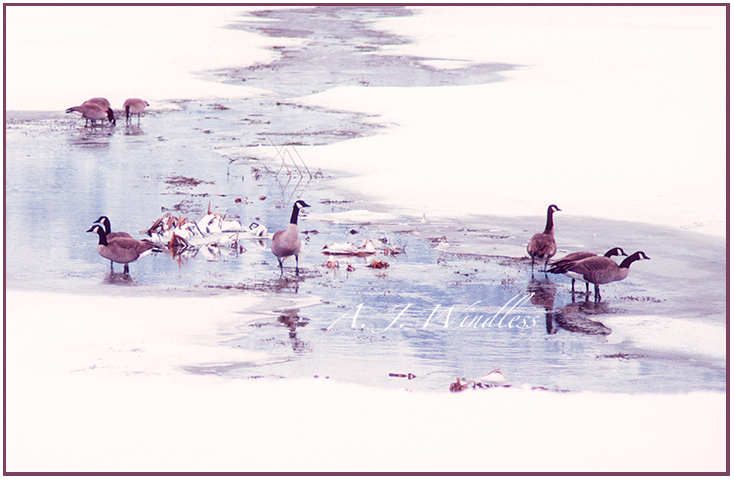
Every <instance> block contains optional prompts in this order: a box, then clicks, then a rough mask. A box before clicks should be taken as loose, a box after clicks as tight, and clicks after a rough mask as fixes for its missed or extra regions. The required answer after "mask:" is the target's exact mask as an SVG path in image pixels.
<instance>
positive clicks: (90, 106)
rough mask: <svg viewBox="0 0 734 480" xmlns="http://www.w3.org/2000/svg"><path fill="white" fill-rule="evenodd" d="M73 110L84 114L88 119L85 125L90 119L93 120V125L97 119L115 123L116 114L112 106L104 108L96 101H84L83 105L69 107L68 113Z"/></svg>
mask: <svg viewBox="0 0 734 480" xmlns="http://www.w3.org/2000/svg"><path fill="white" fill-rule="evenodd" d="M71 112H79V113H81V114H82V117H83V118H84V119H85V120H86V122H85V125H86V124H87V123H89V120H91V121H92V125H94V123H95V122H96V121H97V120H101V121H104V120H105V119H106V120H109V121H110V123H111V124H114V123H115V114H114V113H113V112H112V109H111V108H109V107H108V108H104V107H101V106H99V105H98V104H96V103H87V102H85V103H82V104H81V105H77V106H76V107H69V108H67V109H66V113H71Z"/></svg>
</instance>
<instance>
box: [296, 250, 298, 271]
mask: <svg viewBox="0 0 734 480" xmlns="http://www.w3.org/2000/svg"><path fill="white" fill-rule="evenodd" d="M296 275H298V255H296Z"/></svg>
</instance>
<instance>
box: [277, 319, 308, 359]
mask: <svg viewBox="0 0 734 480" xmlns="http://www.w3.org/2000/svg"><path fill="white" fill-rule="evenodd" d="M299 311H300V309H298V308H293V309H289V310H285V311H284V312H282V313H281V314H280V315H279V316H278V322H279V323H281V324H282V325H285V326H286V327H287V328H288V338H289V339H290V342H291V347H292V348H293V352H295V353H299V354H300V353H305V352H308V351H309V350H311V348H310V346H309V344H308V342H306V341H303V340H301V339H300V338H298V335H297V333H296V329H297V328H298V327H305V326H306V325H308V321H306V320H305V319H301V317H300V316H299V315H298V312H299Z"/></svg>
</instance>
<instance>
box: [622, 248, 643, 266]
mask: <svg viewBox="0 0 734 480" xmlns="http://www.w3.org/2000/svg"><path fill="white" fill-rule="evenodd" d="M637 260H650V257H648V256H647V255H645V252H640V251H638V252H635V253H633V254H632V255H630V256H629V257H627V258H625V259H624V261H623V262H622V263H621V264H620V265H619V268H629V267H630V265H632V262H636V261H637Z"/></svg>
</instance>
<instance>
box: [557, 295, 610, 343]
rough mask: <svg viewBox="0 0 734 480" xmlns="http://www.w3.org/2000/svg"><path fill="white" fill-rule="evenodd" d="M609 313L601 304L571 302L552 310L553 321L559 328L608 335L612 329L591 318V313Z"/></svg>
mask: <svg viewBox="0 0 734 480" xmlns="http://www.w3.org/2000/svg"><path fill="white" fill-rule="evenodd" d="M602 313H609V310H608V309H607V308H606V307H604V306H603V305H601V304H598V303H590V302H588V301H586V302H584V303H576V302H572V303H569V304H568V305H566V306H565V307H563V308H560V309H557V310H555V311H554V312H553V321H554V322H555V324H556V325H558V326H559V327H560V328H562V329H564V330H567V331H569V332H578V333H585V334H587V335H609V334H610V333H612V329H611V328H609V327H607V326H606V325H604V324H603V323H601V322H597V321H595V320H592V319H591V316H592V315H598V314H602Z"/></svg>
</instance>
